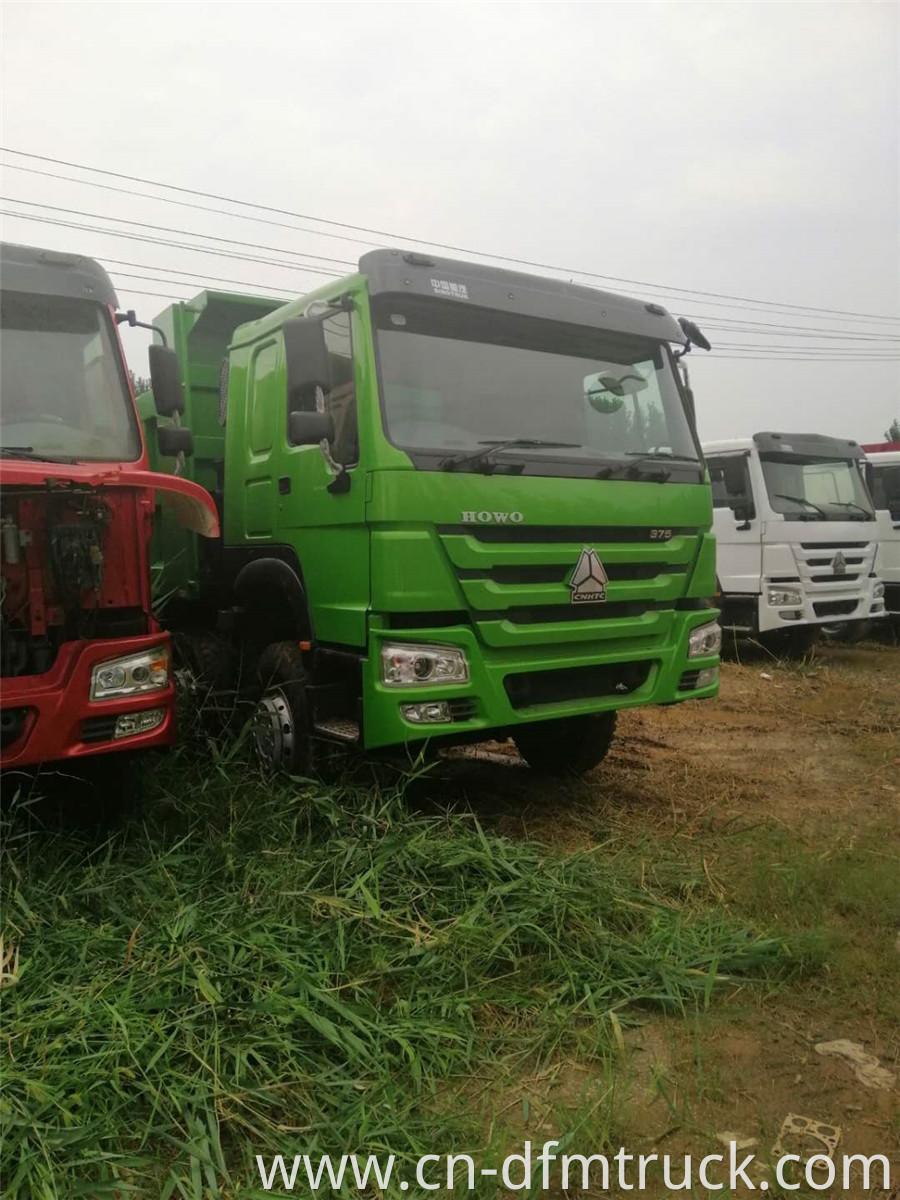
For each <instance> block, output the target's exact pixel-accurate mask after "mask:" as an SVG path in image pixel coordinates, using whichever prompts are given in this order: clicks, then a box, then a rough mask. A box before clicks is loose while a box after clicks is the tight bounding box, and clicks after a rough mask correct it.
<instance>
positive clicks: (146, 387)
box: [128, 367, 150, 396]
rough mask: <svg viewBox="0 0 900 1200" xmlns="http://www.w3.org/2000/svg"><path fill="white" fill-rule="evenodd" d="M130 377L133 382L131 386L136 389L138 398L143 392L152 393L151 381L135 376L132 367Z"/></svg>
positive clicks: (135, 392)
mask: <svg viewBox="0 0 900 1200" xmlns="http://www.w3.org/2000/svg"><path fill="white" fill-rule="evenodd" d="M128 377H129V379H130V380H131V386H132V387H133V388H134V394H135V395H136V396H140V394H141V392H149V391H150V380H149V379H142V378H141V376H140V375H135V373H134V371H132V369H131V367H129V368H128Z"/></svg>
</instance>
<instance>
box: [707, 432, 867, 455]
mask: <svg viewBox="0 0 900 1200" xmlns="http://www.w3.org/2000/svg"><path fill="white" fill-rule="evenodd" d="M702 445H703V453H704V454H729V453H731V454H738V453H741V452H744V453H746V452H748V451H750V450H753V449H754V448H756V449H757V450H759V451H760V452H761V453H763V454H765V453H778V452H782V453H785V454H791V453H795V454H806V455H809V456H810V457H812V458H815V457H823V458H827V457H830V456H834V457H840V458H864V457H865V455H864V454H863V451H862V448H861V447H860V445H859V443H858V442H853V441H850V440H849V439H848V438H836V437H829V436H828V435H827V434H824V433H771V432H761V433H754V434H751V435H750V436H749V437H743V438H728V439H724V440H720V441H715V442H703V444H702Z"/></svg>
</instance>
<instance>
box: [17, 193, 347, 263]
mask: <svg viewBox="0 0 900 1200" xmlns="http://www.w3.org/2000/svg"><path fill="white" fill-rule="evenodd" d="M0 200H5V201H6V203H7V204H27V205H28V207H29V208H46V209H48V210H49V211H50V212H62V213H68V215H69V216H74V217H90V218H91V219H92V220H94V221H118V223H119V224H120V225H135V226H137V228H138V229H153V230H155V231H156V232H157V233H177V234H179V235H180V236H181V237H196V238H206V239H207V241H210V242H223V243H224V244H225V245H228V246H244V247H246V248H248V249H250V250H265V251H267V252H268V253H270V254H291V255H293V256H294V257H295V258H299V257H300V256H301V255H303V256H304V257H305V258H315V259H317V260H318V261H319V262H327V263H331V264H334V263H336V264H337V265H338V266H340V267H351V268H354V269H355V267H356V263H354V262H350V261H348V260H347V259H346V258H332V257H331V256H330V255H327V254H312V253H310V252H309V251H307V250H288V249H287V248H286V247H284V246H264V245H260V244H259V243H258V242H242V241H239V240H238V239H237V238H223V237H217V236H216V235H215V234H212V233H197V232H195V231H194V230H193V229H173V228H172V226H170V225H151V224H150V223H149V222H148V221H132V220H131V219H130V218H129V217H108V216H107V215H106V213H95V212H85V211H84V209H81V208H63V207H62V205H59V204H41V203H40V202H39V201H38V200H20V199H19V197H18V196H0Z"/></svg>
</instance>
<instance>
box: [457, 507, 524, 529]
mask: <svg viewBox="0 0 900 1200" xmlns="http://www.w3.org/2000/svg"><path fill="white" fill-rule="evenodd" d="M462 519H463V524H465V525H506V524H507V523H508V522H512V524H513V525H519V524H521V523H522V521H524V520H525V516H524V514H523V513H520V512H488V511H487V509H481V510H480V511H479V512H464V513H463V514H462Z"/></svg>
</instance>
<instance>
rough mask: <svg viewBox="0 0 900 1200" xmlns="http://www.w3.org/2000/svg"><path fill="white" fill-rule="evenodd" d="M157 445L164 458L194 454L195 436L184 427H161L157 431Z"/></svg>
mask: <svg viewBox="0 0 900 1200" xmlns="http://www.w3.org/2000/svg"><path fill="white" fill-rule="evenodd" d="M156 444H157V445H158V446H159V452H160V454H161V455H162V456H163V457H164V458H175V456H176V455H178V454H186V455H190V454H193V453H194V435H193V433H192V432H191V431H190V429H186V428H185V427H184V426H183V425H161V426H160V427H159V429H157V431H156Z"/></svg>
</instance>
